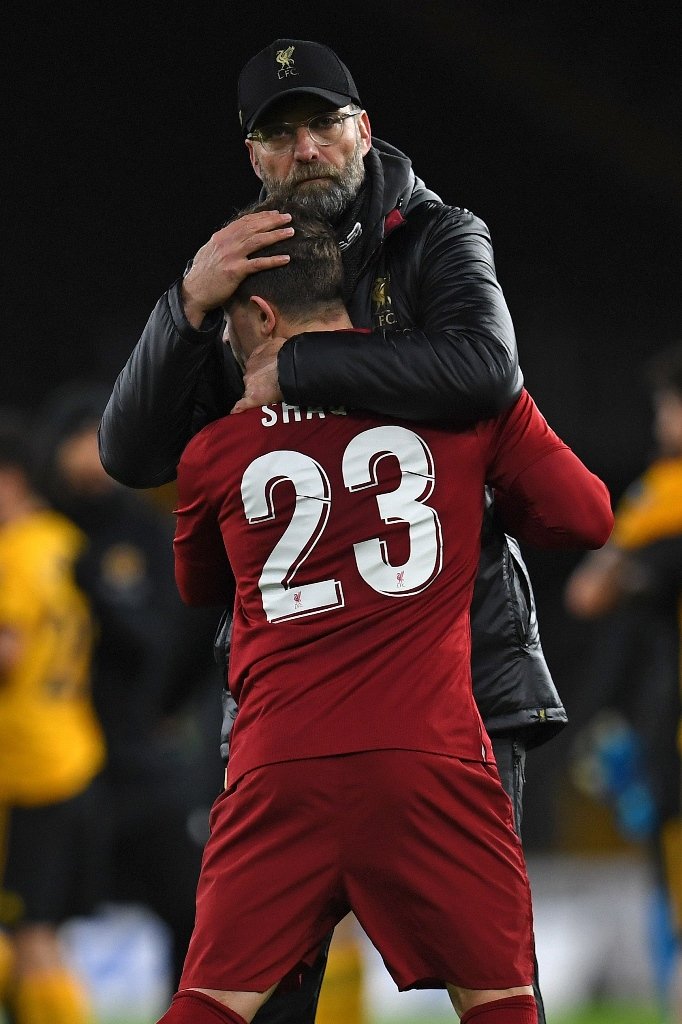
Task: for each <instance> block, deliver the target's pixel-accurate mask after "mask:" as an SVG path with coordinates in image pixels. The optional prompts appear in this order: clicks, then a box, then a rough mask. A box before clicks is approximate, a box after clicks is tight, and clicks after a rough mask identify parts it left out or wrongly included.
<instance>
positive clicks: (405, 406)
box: [100, 39, 566, 1024]
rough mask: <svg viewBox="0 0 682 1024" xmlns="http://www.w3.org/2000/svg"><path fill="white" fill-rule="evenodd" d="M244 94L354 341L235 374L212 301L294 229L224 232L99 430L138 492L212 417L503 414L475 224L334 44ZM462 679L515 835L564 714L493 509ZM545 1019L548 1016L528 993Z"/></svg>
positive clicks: (127, 374)
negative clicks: (439, 188) (526, 783)
mask: <svg viewBox="0 0 682 1024" xmlns="http://www.w3.org/2000/svg"><path fill="white" fill-rule="evenodd" d="M238 93H239V111H240V120H241V124H242V129H243V131H244V134H245V141H246V145H247V148H248V151H249V156H250V159H251V163H252V166H253V168H254V171H255V172H256V174H257V175H258V177H259V178H260V179H261V181H262V183H263V187H264V193H265V194H266V195H267V194H268V193H271V192H273V191H275V190H277V193H278V194H279V193H280V190H282V191H283V192H284V195H285V196H288V195H291V196H293V197H295V199H296V200H297V201H298V202H299V203H304V204H306V205H308V206H309V207H311V208H312V209H314V210H315V211H316V212H317V213H319V214H321V215H323V216H325V217H326V218H327V219H329V220H331V221H332V223H333V224H334V226H335V230H336V235H337V239H338V243H339V247H340V249H341V252H342V258H343V265H344V273H345V296H344V297H345V300H346V304H347V307H348V311H349V314H350V318H351V320H352V322H353V323H354V325H355V326H356V327H358V328H364V329H365V330H366V333H364V334H362V335H361V336H360V337H361V340H360V341H359V340H358V336H357V335H350V334H348V333H345V332H340V331H339V332H307V333H301V334H298V335H295V336H293V337H292V338H290V339H288V340H287V341H286V342H284V341H283V339H275V340H274V341H273V342H271V343H269V344H267V345H264V346H263V347H262V348H261V349H259V350H257V351H256V352H255V353H254V354H253V355H252V356H251V358H250V359H249V361H248V364H247V366H246V369H245V372H244V375H243V377H242V375H241V373H240V371H239V369H238V367H237V365H236V363H235V361H234V359H233V358H232V356H231V354H230V352H229V349H228V348H227V346H225V345H223V344H222V341H221V338H222V331H223V307H224V306H225V305H226V304H227V303H228V302H229V300H230V298H231V296H232V295H233V294H234V292H235V290H236V289H237V287H238V286H239V284H240V283H241V282H242V281H243V280H244V279H245V278H246V277H248V275H249V274H251V273H254V272H257V271H260V270H264V269H267V268H272V267H277V266H280V265H281V264H282V263H283V262H285V261H286V259H287V256H286V255H279V256H269V257H260V256H259V252H260V250H262V249H263V248H265V247H266V246H268V245H271V244H273V243H275V242H278V241H280V240H282V239H286V238H287V237H289V236H290V235H291V234H292V229H291V228H290V227H289V226H288V225H289V217H288V215H286V214H280V213H279V212H277V211H270V210H268V211H261V212H258V213H254V214H250V215H247V216H245V217H243V218H240V219H239V220H237V221H235V222H232V223H229V224H228V225H226V226H225V227H223V228H221V229H220V230H218V231H216V232H215V234H214V235H213V236H212V237H211V239H210V240H209V241H208V242H207V243H206V244H205V245H204V246H202V248H201V249H200V250H199V251H198V253H197V254H196V256H195V258H194V260H193V262H192V265H191V267H190V269H189V270H188V271H187V273H186V274H185V276H184V277H183V278H182V279H179V280H178V281H176V282H175V284H174V285H173V286H172V287H171V288H170V289H169V290H168V291H167V292H166V293H165V294H164V295H163V296H162V298H161V299H160V300H159V302H158V304H157V306H156V307H155V309H154V311H153V312H152V315H151V317H150V319H149V321H148V323H147V326H146V327H145V330H144V332H143V334H142V337H141V338H140V341H139V342H138V345H137V346H136V348H135V350H134V352H133V353H132V355H131V357H130V359H129V361H128V363H127V365H126V367H125V368H124V369H123V371H122V373H121V374H120V376H119V378H118V381H117V382H116V385H115V387H114V391H113V394H112V396H111V398H110V400H109V403H108V406H107V409H106V411H105V413H104V417H103V420H102V424H101V430H100V454H101V458H102V461H103V464H104V466H105V468H106V469H107V471H108V472H109V473H110V474H111V475H112V476H114V477H116V478H117V479H119V480H121V481H122V482H123V483H126V484H128V485H129V486H133V487H151V486H155V485H158V484H161V483H164V482H166V481H168V480H171V479H173V478H174V476H175V474H176V468H177V464H178V461H179V458H180V455H181V454H182V451H183V448H184V446H185V445H186V443H187V441H188V440H189V438H190V437H191V436H192V435H193V434H194V433H196V431H197V430H198V429H200V428H201V427H202V426H204V425H205V424H206V423H208V422H210V421H212V420H214V419H216V418H218V417H219V416H220V415H223V414H224V413H225V412H227V411H229V410H230V409H231V408H234V410H235V411H236V412H239V411H241V410H243V409H245V408H250V407H253V406H259V405H263V404H270V403H273V402H276V401H281V400H282V399H284V400H286V402H288V403H290V404H292V405H299V406H300V405H307V406H337V405H345V406H346V407H355V408H363V409H367V410H370V411H373V412H376V413H380V414H388V415H390V414H394V415H400V416H401V417H403V418H406V419H411V420H415V421H420V420H422V421H425V420H439V421H441V422H443V423H452V424H454V425H457V426H463V425H467V424H470V423H473V422H475V421H476V420H479V419H484V418H489V417H492V416H494V415H496V414H498V413H499V412H500V411H501V410H502V409H504V408H506V407H507V406H508V405H510V404H511V403H512V402H513V401H514V400H515V399H516V398H517V396H518V395H519V393H520V389H521V386H522V376H521V373H520V371H519V367H518V359H517V352H516V343H515V338H514V331H513V327H512V323H511V318H510V316H509V312H508V310H507V306H506V303H505V301H504V297H503V295H502V292H501V289H500V286H499V284H498V282H497V279H496V275H495V267H494V260H493V253H492V247H491V243H490V236H489V233H488V229H487V227H486V226H485V224H484V223H483V222H482V221H481V220H479V219H478V218H477V217H475V216H474V215H473V214H471V213H470V212H469V211H467V210H464V209H460V208H458V207H452V206H447V205H445V204H444V203H443V202H442V201H441V200H440V198H439V197H438V196H437V195H435V194H434V193H433V192H431V191H429V190H428V189H427V188H426V186H425V185H424V183H423V182H422V181H421V180H420V179H419V178H418V177H416V176H415V174H414V172H413V170H412V167H411V163H410V160H409V159H408V157H407V156H405V154H403V153H401V152H400V151H399V150H397V149H395V148H394V147H392V146H391V145H389V144H387V143H385V142H382V141H379V140H377V139H372V135H371V128H370V122H369V118H368V116H367V114H366V112H365V111H364V110H363V109H362V107H361V104H360V97H359V94H358V90H357V88H356V86H355V84H354V82H353V79H352V77H351V75H350V73H349V72H348V70H347V68H346V67H345V66H344V65H343V63H342V62H341V61H340V60H339V58H338V57H337V56H336V54H334V53H333V51H331V50H330V49H329V47H327V46H323V45H321V44H319V43H315V42H310V41H307V40H297V39H278V40H276V41H275V42H273V43H272V44H271V45H270V46H268V47H266V48H265V49H264V50H262V51H261V52H260V53H258V54H257V55H256V56H255V57H254V58H252V60H251V61H249V62H248V63H247V64H246V66H245V67H244V69H243V70H242V73H241V75H240V79H239V87H238ZM472 671H473V678H474V693H475V696H476V700H477V703H478V706H479V709H480V711H481V714H482V717H483V719H484V722H485V724H486V727H487V730H488V732H489V734H490V736H491V738H492V741H493V745H494V750H495V756H496V760H497V765H498V770H499V772H500V776H501V778H502V781H503V784H504V786H505V788H506V790H507V792H508V794H509V796H510V798H511V800H512V803H513V806H514V811H515V817H516V826H517V829H518V828H519V827H520V812H521V784H522V778H523V762H524V759H525V751H526V749H527V748H528V747H530V746H535V745H537V744H539V743H542V742H544V741H545V740H547V739H549V738H550V737H551V736H553V735H555V734H556V732H557V731H558V730H560V729H561V728H562V727H563V725H564V723H565V721H566V716H565V712H564V709H563V707H562V704H561V701H560V699H559V696H558V694H557V693H556V690H555V688H554V686H553V683H552V680H551V677H550V675H549V672H548V670H547V666H546V664H545V661H544V657H543V654H542V649H541V646H540V641H539V637H538V630H537V620H536V616H535V607H534V602H533V597H532V591H531V589H530V582H529V580H528V578H527V574H526V570H525V566H524V565H523V562H522V560H521V556H520V553H519V550H518V546H517V545H516V543H515V542H514V541H513V540H511V539H510V538H508V537H507V536H506V535H505V533H504V532H503V530H502V529H501V527H500V525H499V524H498V523H496V521H495V520H494V518H493V515H492V509H491V510H490V511H489V514H488V516H487V519H486V523H485V526H484V545H483V551H482V556H481V563H480V567H479V575H478V579H477V584H476V590H475V593H474V600H473V604H472ZM323 961H324V958H323V957H322V958H321V959H320V962H319V964H318V966H319V967H320V970H321V969H323ZM320 976H321V975H320V972H319V971H318V973H317V975H316V976H315V975H314V974H311V975H309V976H308V978H307V979H306V985H307V990H306V991H307V998H306V991H304V992H303V993H297V994H295V995H296V999H297V1002H295V1003H294V1002H289V1000H291V999H293V998H294V996H293V995H285V994H282V995H279V996H276V997H275V998H274V999H273V1000H271V1001H270V1002H269V1003H268V1004H267V1005H266V1007H265V1008H264V1009H263V1010H261V1011H259V1014H258V1017H257V1020H258V1021H259V1022H261V1021H263V1022H265V1021H266V1020H267V1021H269V1022H274V1021H278V1022H280V1021H281V1022H284V1021H287V1022H290V1024H294V1022H295V1024H300V1022H303V1021H310V1020H312V1019H313V1018H314V1012H315V1003H316V996H317V991H318V988H319V980H320ZM538 1012H539V1020H540V1022H541V1024H542V1021H543V1020H544V1016H543V1013H542V1004H541V1002H540V1000H539V997H538Z"/></svg>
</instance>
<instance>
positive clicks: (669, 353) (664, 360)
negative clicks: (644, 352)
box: [645, 342, 682, 398]
mask: <svg viewBox="0 0 682 1024" xmlns="http://www.w3.org/2000/svg"><path fill="white" fill-rule="evenodd" d="M645 372H646V380H647V383H648V385H649V388H650V389H651V390H652V391H674V392H675V393H676V394H677V395H679V397H680V398H682V342H678V343H677V344H676V345H672V346H671V347H670V348H666V349H663V351H662V352H657V353H656V355H654V356H652V358H651V359H650V360H649V361H648V363H647V364H646V370H645Z"/></svg>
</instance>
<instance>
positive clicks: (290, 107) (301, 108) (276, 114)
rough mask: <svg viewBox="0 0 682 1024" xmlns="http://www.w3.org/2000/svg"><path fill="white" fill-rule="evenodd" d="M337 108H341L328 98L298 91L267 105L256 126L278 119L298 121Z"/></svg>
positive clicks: (278, 120)
mask: <svg viewBox="0 0 682 1024" xmlns="http://www.w3.org/2000/svg"><path fill="white" fill-rule="evenodd" d="M339 109H341V108H339V107H337V106H335V105H334V104H333V103H330V101H329V100H325V99H323V98H322V96H315V94H314V93H310V92H308V93H299V94H298V95H296V96H284V97H282V99H280V100H277V101H276V102H275V103H272V104H271V105H270V106H269V107H267V109H266V110H265V111H264V112H263V114H262V116H261V117H259V118H258V124H257V126H256V127H260V126H261V125H264V124H274V123H275V122H280V121H300V120H301V119H302V118H305V117H312V115H313V114H317V113H319V112H322V111H325V110H339Z"/></svg>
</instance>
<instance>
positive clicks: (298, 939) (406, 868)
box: [180, 750, 533, 992]
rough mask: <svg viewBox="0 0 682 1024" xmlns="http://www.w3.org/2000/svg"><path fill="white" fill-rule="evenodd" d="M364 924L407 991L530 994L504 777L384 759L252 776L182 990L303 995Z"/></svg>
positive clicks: (273, 769) (468, 765) (209, 880)
mask: <svg viewBox="0 0 682 1024" xmlns="http://www.w3.org/2000/svg"><path fill="white" fill-rule="evenodd" d="M349 910H353V911H354V912H355V914H356V916H357V918H358V920H359V921H360V923H361V925H362V926H363V928H364V929H365V931H366V933H367V935H368V936H369V938H370V939H371V940H372V942H373V943H374V945H375V946H376V948H377V949H378V950H379V952H380V953H381V955H382V957H383V959H384V962H385V964H386V966H387V968H388V970H389V972H390V974H391V976H392V978H393V980H394V981H395V983H396V985H397V986H398V988H399V989H401V990H402V989H407V988H415V987H431V988H434V987H436V988H437V987H443V985H444V983H445V982H450V983H452V984H454V985H458V986H461V987H463V988H473V989H501V988H510V987H512V986H516V985H529V984H531V982H532V978H533V937H532V911H531V899H530V889H529V885H528V879H527V875H526V869H525V864H524V859H523V853H522V851H521V845H520V843H519V840H518V838H517V836H516V833H515V832H514V828H513V824H512V810H511V804H510V802H509V799H508V797H507V795H506V794H505V792H504V790H503V789H502V786H501V784H500V781H499V777H498V775H497V771H496V769H495V767H494V766H491V765H486V764H480V763H478V762H473V761H460V760H458V759H456V758H449V757H443V756H439V755H435V754H422V753H418V752H413V751H408V750H381V751H368V752H365V753H359V754H346V755H343V756H336V757H325V758H314V759H309V760H300V761H287V762H283V763H279V764H274V765H268V766H266V767H263V768H258V769H256V770H254V771H251V772H249V773H247V774H246V775H245V776H244V777H243V778H242V779H240V781H239V782H238V783H237V785H236V787H235V788H234V789H232V790H228V792H227V793H223V794H221V796H220V797H219V798H218V799H217V800H216V802H215V804H214V806H213V810H212V814H211V835H210V838H209V840H208V843H207V845H206V850H205V854H204V863H203V867H202V871H201V878H200V881H199V886H198V890H197V918H196V925H195V929H194V934H193V935H192V939H191V942H190V945H189V950H188V953H187V959H186V961H185V968H184V972H183V976H182V980H181V986H180V987H181V988H208V989H218V990H222V991H247V992H248V991H255V992H264V991H265V990H266V989H268V988H269V987H270V986H271V985H274V984H276V983H277V982H279V981H280V980H284V979H286V980H288V981H289V980H291V978H292V976H295V974H296V973H297V972H298V973H300V971H301V969H302V967H303V966H304V965H306V964H311V963H312V962H313V960H314V959H315V956H316V955H317V953H318V951H319V948H320V945H321V943H322V941H323V939H324V937H325V936H326V935H327V934H328V933H329V932H330V931H331V930H332V928H333V927H334V926H335V925H336V924H337V923H338V922H339V921H340V920H341V918H342V917H344V916H345V915H346V914H347V913H348V911H349Z"/></svg>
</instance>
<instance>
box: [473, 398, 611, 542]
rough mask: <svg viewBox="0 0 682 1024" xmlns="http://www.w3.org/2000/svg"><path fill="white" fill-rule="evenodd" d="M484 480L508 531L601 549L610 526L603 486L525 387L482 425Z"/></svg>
mask: <svg viewBox="0 0 682 1024" xmlns="http://www.w3.org/2000/svg"><path fill="white" fill-rule="evenodd" d="M480 429H481V432H482V434H483V435H484V437H485V438H486V441H487V443H488V445H489V448H488V457H489V468H488V482H489V483H490V484H491V485H492V486H493V487H494V488H495V502H496V508H497V514H498V515H499V516H500V518H501V521H502V524H503V526H504V529H505V531H506V532H507V533H509V534H512V535H513V536H515V537H517V538H518V539H519V540H520V541H523V542H525V543H527V544H532V545H534V546H536V547H543V548H599V547H601V546H602V545H603V544H605V543H606V541H607V540H608V538H609V534H610V533H611V530H612V528H613V512H612V510H611V501H610V497H609V492H608V490H607V488H606V485H605V484H604V483H603V482H602V481H601V480H600V479H599V478H598V477H597V476H595V475H594V474H593V473H591V472H590V471H589V469H587V467H586V466H585V465H584V464H583V463H582V462H581V460H580V459H579V458H578V456H577V455H576V454H575V453H574V452H573V451H571V449H570V448H569V447H568V445H566V444H564V442H563V441H562V440H561V439H560V438H559V437H557V435H556V434H555V433H554V431H553V430H552V428H551V427H550V426H549V424H548V423H547V421H546V420H545V418H544V417H543V416H542V414H541V413H540V411H539V410H538V408H537V406H536V405H535V402H534V401H533V399H532V398H531V397H530V395H529V394H528V392H527V391H525V390H524V391H523V392H522V393H521V397H520V398H519V400H518V401H517V402H516V404H515V405H514V406H513V408H512V409H511V410H509V411H507V412H505V413H503V414H502V415H501V416H499V417H498V418H497V419H496V420H494V421H489V422H488V423H487V424H485V425H483V426H482V427H481V428H480Z"/></svg>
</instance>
